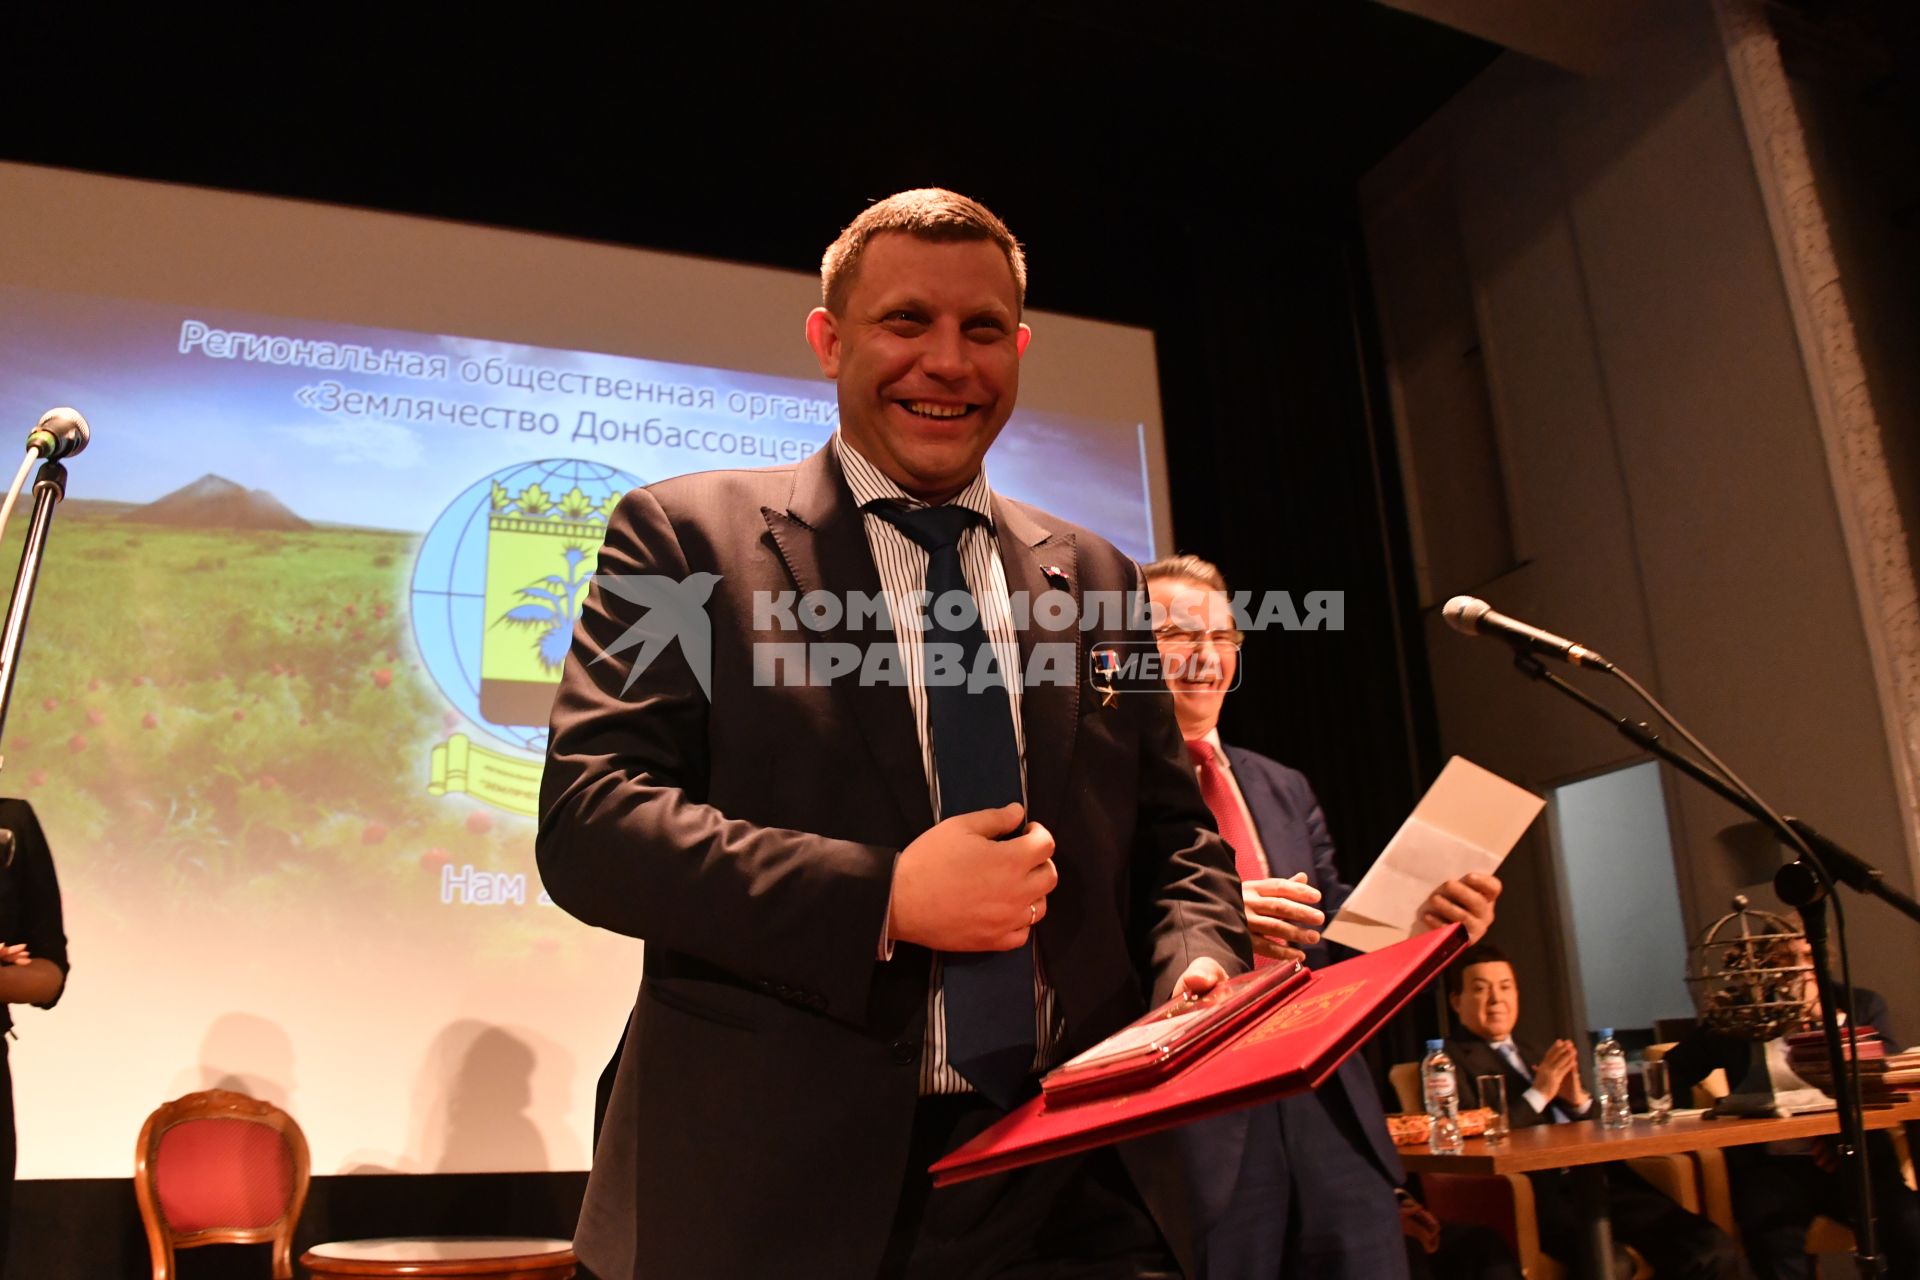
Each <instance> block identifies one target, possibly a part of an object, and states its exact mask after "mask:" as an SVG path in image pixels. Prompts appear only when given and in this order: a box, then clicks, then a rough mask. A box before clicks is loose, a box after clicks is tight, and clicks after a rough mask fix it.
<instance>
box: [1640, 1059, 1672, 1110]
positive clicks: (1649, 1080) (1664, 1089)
mask: <svg viewBox="0 0 1920 1280" xmlns="http://www.w3.org/2000/svg"><path fill="white" fill-rule="evenodd" d="M1640 1087H1641V1088H1642V1089H1644V1090H1646V1093H1647V1119H1649V1120H1651V1121H1653V1122H1654V1123H1655V1124H1665V1123H1666V1122H1667V1121H1669V1120H1671V1119H1673V1086H1672V1084H1670V1083H1669V1082H1668V1079H1667V1064H1666V1063H1665V1062H1648V1063H1646V1064H1644V1065H1643V1066H1642V1067H1641V1068H1640Z"/></svg>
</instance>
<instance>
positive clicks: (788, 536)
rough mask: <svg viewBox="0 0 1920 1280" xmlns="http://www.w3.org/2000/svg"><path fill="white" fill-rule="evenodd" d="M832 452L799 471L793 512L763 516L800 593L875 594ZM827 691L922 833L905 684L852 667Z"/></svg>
mask: <svg viewBox="0 0 1920 1280" xmlns="http://www.w3.org/2000/svg"><path fill="white" fill-rule="evenodd" d="M830 455H831V450H830V449H824V448H823V449H819V450H816V451H815V452H814V453H813V454H812V456H810V457H809V458H808V459H807V460H806V461H805V462H803V463H801V464H800V466H799V467H798V468H797V469H796V471H795V473H794V483H793V494H792V496H791V497H790V498H789V499H788V503H787V510H785V511H776V510H774V509H773V508H771V507H762V508H761V515H762V516H764V517H765V518H766V522H767V529H768V530H769V531H770V532H771V533H772V534H773V540H774V544H775V545H776V546H778V547H779V548H780V556H781V559H782V560H783V561H785V563H786V566H787V572H788V573H789V574H790V575H791V576H792V578H793V583H794V586H795V587H797V588H798V589H799V591H800V592H801V594H802V595H804V594H806V593H807V592H809V591H831V592H834V593H836V594H839V595H841V598H842V599H844V598H845V593H851V592H859V593H861V594H863V595H865V596H867V597H869V598H874V597H877V596H878V595H879V593H880V572H879V570H878V569H876V568H874V564H873V552H872V550H871V549H870V548H869V547H868V545H867V534H866V526H865V517H864V516H862V515H861V514H860V511H859V509H858V508H857V507H855V506H854V504H853V493H852V491H851V490H849V489H848V488H847V482H846V480H845V478H844V477H843V476H842V475H841V474H840V467H839V465H838V464H837V463H835V462H834V460H833V459H832V457H831V456H830ZM802 637H803V638H806V639H811V640H825V641H828V642H833V643H840V644H854V645H858V646H859V647H860V648H861V650H862V651H865V650H866V649H867V648H869V647H870V646H872V645H875V644H891V643H892V642H893V632H892V631H883V630H879V629H871V628H870V629H867V630H864V631H858V632H856V631H853V630H851V629H850V628H848V627H847V625H846V623H845V621H844V620H843V621H842V623H841V624H840V625H839V626H838V627H835V628H833V630H832V631H831V632H830V633H828V634H825V635H815V634H813V633H806V632H803V633H802ZM829 696H831V697H834V698H837V699H840V700H842V701H843V702H844V703H845V704H846V705H847V706H848V707H849V708H851V710H852V712H853V720H854V723H856V724H858V725H859V726H860V731H861V733H862V734H863V735H864V736H865V737H866V741H867V748H868V750H869V751H870V752H871V753H872V755H873V763H874V767H875V769H876V771H877V772H878V773H879V774H880V776H881V777H882V778H884V779H885V780H886V784H887V790H888V791H889V792H891V793H892V795H893V798H894V801H895V802H896V803H897V804H898V805H899V808H900V816H901V818H902V820H903V821H904V823H905V827H904V829H905V830H906V831H908V832H911V833H912V835H918V834H919V833H920V832H922V831H925V830H926V829H927V828H928V827H930V826H932V825H933V801H932V798H931V797H930V796H929V795H928V794H927V774H926V767H925V765H924V764H923V763H922V758H921V752H920V736H919V734H918V732H917V731H916V730H915V729H914V724H913V703H912V701H911V700H910V699H909V698H908V696H907V690H906V688H905V686H903V685H899V684H863V683H862V682H861V681H860V680H859V679H857V678H856V677H855V675H854V674H853V673H848V674H847V675H845V676H842V677H841V678H839V679H837V680H835V681H834V682H833V687H832V689H831V690H830V691H829ZM908 838H909V839H911V838H912V836H911V835H910V836H909V837H908Z"/></svg>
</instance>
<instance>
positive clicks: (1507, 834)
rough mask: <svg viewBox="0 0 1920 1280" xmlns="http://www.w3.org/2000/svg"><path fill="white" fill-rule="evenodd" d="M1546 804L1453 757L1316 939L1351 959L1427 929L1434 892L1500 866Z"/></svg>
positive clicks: (1485, 771) (1458, 757) (1496, 775)
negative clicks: (1426, 912)
mask: <svg viewBox="0 0 1920 1280" xmlns="http://www.w3.org/2000/svg"><path fill="white" fill-rule="evenodd" d="M1546 803H1547V802H1546V801H1544V800H1542V799H1541V798H1540V797H1539V796H1537V795H1535V794H1533V792H1531V791H1528V790H1527V789H1526V788H1524V787H1516V786H1515V785H1513V783H1511V782H1508V781H1507V780H1506V779H1505V778H1502V777H1501V776H1500V775H1499V774H1497V773H1489V772H1488V771H1487V770H1485V769H1482V768H1481V767H1480V766H1479V765H1477V764H1475V763H1473V762H1472V761H1471V760H1467V759H1464V758H1463V757H1460V756H1455V757H1453V758H1452V759H1451V760H1449V761H1447V767H1446V768H1444V769H1442V770H1441V771H1440V776H1439V777H1438V778H1436V779H1434V782H1433V785H1432V786H1431V787H1429V788H1427V794H1426V795H1424V796H1422V797H1421V798H1420V803H1419V804H1418V805H1416V806H1414V810H1413V812H1412V813H1411V814H1409V815H1407V820H1406V821H1405V822H1403V823H1401V824H1400V830H1398V831H1396V832H1395V833H1394V836H1393V839H1392V840H1390V841H1388V842H1387V847H1386V849H1385V851H1383V852H1382V853H1381V854H1380V856H1379V857H1378V858H1376V859H1374V863H1373V866H1372V867H1371V868H1369V869H1368V871H1367V874H1366V875H1365V876H1364V877H1362V878H1361V881H1360V884H1359V887H1358V888H1356V889H1354V891H1353V893H1352V895H1351V896H1350V897H1348V899H1347V900H1346V902H1345V904H1344V905H1342V906H1341V908H1340V914H1339V915H1337V916H1335V917H1334V919H1333V923H1332V924H1330V925H1328V926H1327V927H1326V928H1325V929H1324V930H1322V933H1323V934H1324V936H1325V937H1326V938H1327V939H1329V940H1330V941H1333V942H1337V943H1339V944H1341V945H1342V946H1347V947H1352V948H1353V949H1354V950H1356V951H1377V950H1379V949H1380V948H1381V947H1386V946H1391V945H1393V944H1394V943H1396V942H1405V941H1406V940H1407V939H1408V938H1411V937H1412V936H1413V935H1414V934H1416V933H1420V932H1423V931H1424V930H1425V928H1426V926H1425V925H1423V924H1422V923H1421V922H1420V908H1421V906H1422V904H1424V903H1425V902H1426V900H1427V899H1428V898H1429V897H1431V896H1432V894H1433V891H1434V890H1435V889H1437V888H1439V887H1440V886H1441V885H1443V884H1445V883H1446V882H1447V881H1449V880H1455V879H1458V878H1459V877H1461V876H1464V875H1466V874H1467V873H1468V872H1469V871H1487V872H1491V871H1493V870H1495V869H1496V868H1498V867H1499V865H1500V864H1501V863H1502V862H1503V861H1505V860H1506V856H1507V855H1508V854H1509V853H1511V852H1512V851H1513V846H1514V845H1516V844H1518V843H1519V842H1520V837H1521V836H1522V835H1525V834H1526V830H1527V828H1528V827H1529V826H1531V825H1533V820H1534V819H1535V818H1536V817H1538V816H1539V815H1540V810H1541V809H1543V808H1545V807H1546Z"/></svg>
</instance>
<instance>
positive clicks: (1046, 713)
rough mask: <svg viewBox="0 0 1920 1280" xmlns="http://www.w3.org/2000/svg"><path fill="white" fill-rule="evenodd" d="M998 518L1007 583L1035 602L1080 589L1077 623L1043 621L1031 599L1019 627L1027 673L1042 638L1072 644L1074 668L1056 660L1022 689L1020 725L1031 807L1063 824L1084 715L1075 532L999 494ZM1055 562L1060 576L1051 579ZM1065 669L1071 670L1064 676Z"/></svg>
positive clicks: (1039, 817) (1047, 820) (1046, 820)
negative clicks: (1054, 625) (1050, 524)
mask: <svg viewBox="0 0 1920 1280" xmlns="http://www.w3.org/2000/svg"><path fill="white" fill-rule="evenodd" d="M993 524H994V530H995V533H996V535H997V537H998V540H999V544H1000V563H1001V565H1002V567H1003V568H1004V569H1005V570H1006V575H1007V591H1008V593H1009V594H1010V595H1012V596H1013V597H1014V598H1015V599H1020V598H1024V599H1025V600H1026V601H1027V603H1028V605H1029V606H1032V605H1033V604H1034V603H1035V602H1036V601H1038V600H1039V599H1040V597H1041V596H1042V595H1043V594H1044V593H1046V592H1048V591H1061V590H1064V591H1066V592H1068V593H1069V594H1070V595H1072V597H1073V603H1074V613H1073V624H1072V626H1071V627H1069V628H1068V629H1067V630H1064V631H1053V630H1048V629H1047V628H1045V627H1043V626H1041V625H1040V620H1039V617H1038V614H1039V612H1040V611H1039V610H1038V609H1035V608H1032V607H1029V608H1028V609H1027V610H1026V611H1025V612H1026V618H1025V624H1026V625H1024V626H1022V627H1021V628H1020V670H1021V674H1022V675H1023V676H1024V674H1025V672H1027V671H1028V670H1029V669H1030V667H1031V664H1032V663H1033V661H1034V656H1033V655H1034V648H1035V646H1036V645H1042V644H1059V645H1071V646H1072V647H1073V669H1072V670H1071V671H1067V672H1060V671H1059V670H1058V668H1057V667H1055V668H1051V669H1050V672H1049V675H1048V678H1046V679H1043V680H1041V682H1040V683H1038V684H1029V685H1025V686H1024V688H1023V689H1022V692H1021V695H1020V728H1021V733H1022V735H1023V737H1024V738H1025V740H1026V750H1027V811H1028V813H1029V815H1030V816H1032V817H1033V818H1034V819H1035V820H1036V821H1038V822H1040V823H1041V824H1043V825H1045V826H1048V827H1052V828H1053V829H1054V830H1058V829H1059V828H1058V826H1057V819H1058V816H1059V814H1060V812H1061V806H1062V803H1063V796H1064V794H1065V790H1066V785H1067V767H1068V764H1069V763H1070V762H1071V760H1072V758H1073V744H1074V737H1075V734H1076V731H1077V729H1078V726H1079V717H1080V667H1081V663H1082V661H1083V654H1082V652H1081V648H1080V638H1081V631H1080V626H1079V621H1078V619H1079V609H1080V604H1081V600H1080V578H1079V564H1078V561H1077V559H1076V555H1075V547H1074V541H1073V537H1072V535H1071V534H1054V533H1053V532H1052V531H1050V530H1048V529H1047V528H1045V527H1044V526H1042V525H1041V524H1040V523H1039V522H1038V521H1037V520H1035V519H1034V518H1033V516H1032V515H1031V514H1029V513H1028V512H1027V511H1026V510H1025V509H1024V508H1021V507H1018V506H1015V505H1014V504H1013V503H1011V502H1008V501H1006V500H1005V499H1003V498H1001V497H999V496H998V495H995V497H994V499H993ZM1048 570H1053V571H1055V573H1056V574H1058V575H1059V578H1064V579H1065V581H1060V580H1059V578H1054V579H1049V577H1048V572H1047V571H1048ZM1062 677H1064V678H1062Z"/></svg>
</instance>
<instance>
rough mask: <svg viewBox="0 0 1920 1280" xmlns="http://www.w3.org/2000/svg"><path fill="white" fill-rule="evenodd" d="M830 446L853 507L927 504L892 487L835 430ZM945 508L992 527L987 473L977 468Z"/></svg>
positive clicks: (894, 485)
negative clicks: (966, 513) (967, 513)
mask: <svg viewBox="0 0 1920 1280" xmlns="http://www.w3.org/2000/svg"><path fill="white" fill-rule="evenodd" d="M831 444H832V446H833V453H834V457H836V458H838V459H839V460H840V471H841V473H842V474H844V475H845V476H846V477H847V487H848V488H849V489H851V490H853V500H854V503H855V504H856V505H857V506H861V507H864V506H866V505H868V504H869V503H873V502H903V503H905V504H906V505H908V506H910V507H924V506H928V505H930V504H928V503H925V502H922V501H921V500H920V499H918V498H916V497H914V496H913V495H912V494H910V493H908V492H907V491H906V490H905V489H902V488H901V487H900V486H899V485H898V484H895V483H894V481H893V477H891V476H889V475H888V474H887V473H886V472H884V471H882V470H881V469H880V468H878V467H876V466H874V465H873V463H872V461H871V460H869V459H868V458H867V456H866V455H865V454H863V453H861V452H860V451H859V450H858V449H856V448H854V447H853V446H852V445H851V444H849V443H847V439H846V437H845V436H843V435H841V433H840V432H839V430H838V429H836V430H835V431H834V433H833V437H832V441H831ZM945 505H948V506H955V507H965V508H966V509H967V510H969V511H971V512H973V513H975V514H976V515H978V516H980V517H981V519H983V520H984V521H985V522H986V526H987V528H989V529H991V528H992V527H993V489H992V488H991V487H990V486H989V485H988V484H987V469H986V468H985V467H981V468H980V471H979V474H977V475H975V476H974V477H973V479H972V481H971V482H969V483H968V485H967V487H966V488H964V489H962V490H961V491H960V492H959V493H956V494H954V495H953V497H951V498H949V499H947V502H946V504H945Z"/></svg>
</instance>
